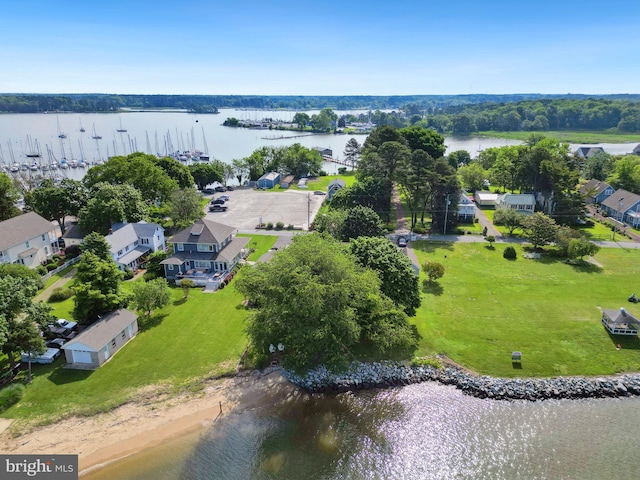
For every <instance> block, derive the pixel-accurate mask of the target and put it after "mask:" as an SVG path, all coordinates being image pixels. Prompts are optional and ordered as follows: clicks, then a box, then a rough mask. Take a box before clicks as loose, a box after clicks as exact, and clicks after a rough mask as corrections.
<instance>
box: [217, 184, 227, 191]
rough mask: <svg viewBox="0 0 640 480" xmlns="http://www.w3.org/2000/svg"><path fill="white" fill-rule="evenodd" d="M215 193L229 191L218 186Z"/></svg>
mask: <svg viewBox="0 0 640 480" xmlns="http://www.w3.org/2000/svg"><path fill="white" fill-rule="evenodd" d="M215 191H216V192H226V191H227V189H226V188H225V187H223V186H222V185H218V186H217V187H216V188H215Z"/></svg>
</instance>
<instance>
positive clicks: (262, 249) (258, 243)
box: [238, 233, 278, 262]
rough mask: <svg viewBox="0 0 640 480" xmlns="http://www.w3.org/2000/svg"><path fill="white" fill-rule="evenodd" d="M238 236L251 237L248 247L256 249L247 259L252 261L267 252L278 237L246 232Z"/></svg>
mask: <svg viewBox="0 0 640 480" xmlns="http://www.w3.org/2000/svg"><path fill="white" fill-rule="evenodd" d="M238 237H251V241H250V242H249V244H248V247H249V248H252V249H253V250H254V251H253V253H252V254H251V255H249V256H248V257H247V260H249V261H251V262H255V261H257V260H258V259H259V258H260V257H261V256H262V255H264V254H265V253H267V252H268V251H269V249H270V248H271V247H273V244H274V243H276V240H277V239H278V237H277V235H249V234H246V233H240V234H238Z"/></svg>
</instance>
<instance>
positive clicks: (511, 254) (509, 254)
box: [502, 245, 518, 260]
mask: <svg viewBox="0 0 640 480" xmlns="http://www.w3.org/2000/svg"><path fill="white" fill-rule="evenodd" d="M502 256H503V257H504V258H506V259H508V260H515V259H516V258H518V254H517V253H516V249H515V248H514V247H513V245H507V247H506V248H505V249H504V252H502Z"/></svg>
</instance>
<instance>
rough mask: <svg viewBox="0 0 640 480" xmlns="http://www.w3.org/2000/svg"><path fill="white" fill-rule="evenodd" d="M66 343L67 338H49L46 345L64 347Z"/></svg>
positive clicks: (48, 346)
mask: <svg viewBox="0 0 640 480" xmlns="http://www.w3.org/2000/svg"><path fill="white" fill-rule="evenodd" d="M65 343H67V340H66V339H64V338H54V339H53V340H49V341H48V342H47V343H46V344H45V345H46V347H47V348H62V346H63V345H64V344H65Z"/></svg>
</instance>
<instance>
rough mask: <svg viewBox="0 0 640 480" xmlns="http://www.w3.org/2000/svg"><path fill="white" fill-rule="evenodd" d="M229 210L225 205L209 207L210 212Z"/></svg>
mask: <svg viewBox="0 0 640 480" xmlns="http://www.w3.org/2000/svg"><path fill="white" fill-rule="evenodd" d="M227 208H228V207H225V206H224V205H220V204H215V205H211V206H210V207H209V211H210V212H226V211H227Z"/></svg>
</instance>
